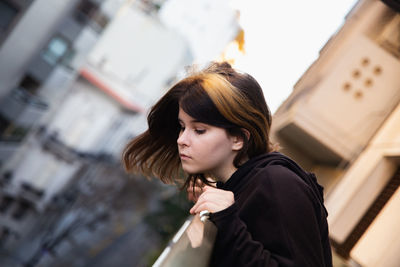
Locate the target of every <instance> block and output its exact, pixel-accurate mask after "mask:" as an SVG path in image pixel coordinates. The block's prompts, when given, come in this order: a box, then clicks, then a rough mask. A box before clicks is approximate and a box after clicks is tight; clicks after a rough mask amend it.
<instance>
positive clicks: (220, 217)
mask: <svg viewBox="0 0 400 267" xmlns="http://www.w3.org/2000/svg"><path fill="white" fill-rule="evenodd" d="M217 187H218V188H220V189H223V190H229V191H232V192H233V193H234V195H235V203H234V204H233V205H231V206H230V207H228V208H227V209H224V210H222V211H220V212H216V213H213V214H211V216H210V219H211V221H212V222H214V224H215V225H216V226H217V228H218V234H217V238H216V241H215V245H214V249H213V254H212V257H211V263H210V266H218V267H221V266H229V267H233V266H302V267H303V266H304V267H306V266H307V267H308V266H315V267H331V266H332V256H331V248H330V245H329V237H328V224H327V220H326V217H327V212H326V209H325V207H324V204H323V193H322V187H321V186H320V185H319V184H318V183H317V181H316V178H315V176H314V175H313V174H311V173H307V172H305V171H304V170H303V169H302V168H301V167H300V166H299V165H297V164H296V163H295V162H294V161H293V160H291V159H290V158H288V157H286V156H284V155H282V154H281V153H278V152H272V153H268V154H265V155H260V156H257V157H255V158H252V159H250V160H248V161H247V162H246V163H245V164H243V165H242V166H241V167H240V168H239V169H238V170H237V171H236V172H235V173H234V174H233V175H232V176H231V178H230V179H229V180H228V181H227V182H226V183H225V184H223V183H217Z"/></svg>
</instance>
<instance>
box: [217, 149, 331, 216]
mask: <svg viewBox="0 0 400 267" xmlns="http://www.w3.org/2000/svg"><path fill="white" fill-rule="evenodd" d="M270 165H281V166H284V167H286V168H288V169H290V170H291V171H293V172H294V173H296V174H297V175H298V176H299V177H300V178H301V179H302V180H303V181H304V182H305V183H306V184H307V185H308V186H309V187H310V188H311V189H312V192H313V194H314V196H315V199H316V200H317V201H318V202H319V204H320V205H321V206H322V207H323V208H324V210H325V213H326V215H327V214H328V213H327V211H326V209H325V206H324V194H323V187H322V186H321V185H319V184H318V182H317V179H316V177H315V175H314V174H313V173H309V172H306V171H305V170H303V169H302V168H301V167H300V166H299V165H298V164H297V163H296V162H294V161H293V160H292V159H290V158H289V157H287V156H285V155H283V154H281V153H279V152H270V153H267V154H263V155H259V156H257V157H254V158H251V159H250V160H248V161H247V162H246V163H244V164H243V165H242V166H240V167H239V169H238V170H237V171H236V172H235V173H234V174H233V175H232V176H231V178H230V179H229V180H228V181H227V182H226V183H220V182H218V183H217V187H218V188H220V189H227V188H229V189H230V190H231V191H233V192H234V193H235V192H239V191H240V190H242V189H243V188H244V187H245V186H246V184H247V183H248V182H249V181H247V179H241V178H242V177H245V176H248V175H251V172H253V171H257V169H260V168H265V167H267V166H270Z"/></svg>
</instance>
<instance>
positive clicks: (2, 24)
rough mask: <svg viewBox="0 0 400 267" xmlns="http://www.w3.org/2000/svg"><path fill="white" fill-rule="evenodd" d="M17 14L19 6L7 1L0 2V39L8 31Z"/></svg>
mask: <svg viewBox="0 0 400 267" xmlns="http://www.w3.org/2000/svg"><path fill="white" fill-rule="evenodd" d="M17 15H18V8H16V7H15V6H13V5H11V3H8V2H7V1H1V2H0V39H2V37H3V35H4V34H5V33H6V32H7V31H8V29H9V27H10V26H11V24H12V22H13V21H14V19H15V18H16V17H17Z"/></svg>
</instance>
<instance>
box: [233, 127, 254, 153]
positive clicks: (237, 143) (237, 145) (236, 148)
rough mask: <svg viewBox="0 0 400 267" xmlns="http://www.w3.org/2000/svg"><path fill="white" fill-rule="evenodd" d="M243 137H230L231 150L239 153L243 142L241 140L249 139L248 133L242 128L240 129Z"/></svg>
mask: <svg viewBox="0 0 400 267" xmlns="http://www.w3.org/2000/svg"><path fill="white" fill-rule="evenodd" d="M241 131H242V132H243V135H235V136H232V150H234V151H239V150H241V149H242V148H243V144H244V140H243V138H247V140H249V138H250V132H249V131H248V130H246V129H244V128H241Z"/></svg>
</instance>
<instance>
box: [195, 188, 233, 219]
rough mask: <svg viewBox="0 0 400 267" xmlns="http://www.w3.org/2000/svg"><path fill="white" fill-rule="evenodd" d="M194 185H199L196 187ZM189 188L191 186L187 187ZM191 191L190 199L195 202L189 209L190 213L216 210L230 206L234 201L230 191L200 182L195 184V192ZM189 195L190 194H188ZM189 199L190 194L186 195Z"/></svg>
mask: <svg viewBox="0 0 400 267" xmlns="http://www.w3.org/2000/svg"><path fill="white" fill-rule="evenodd" d="M196 187H199V188H198V189H196ZM189 188H191V187H189ZM190 191H191V192H192V200H194V201H196V204H194V206H193V207H192V208H191V209H190V213H191V214H196V213H200V211H203V210H208V211H209V212H218V211H221V210H224V209H226V208H228V207H229V206H231V205H232V204H233V203H234V202H235V198H234V195H233V193H232V192H231V191H226V190H222V189H218V188H214V187H211V186H208V185H204V184H202V185H201V186H198V185H196V186H195V194H193V188H191V189H190ZM189 195H190V194H189ZM188 197H189V199H190V196H188Z"/></svg>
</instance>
